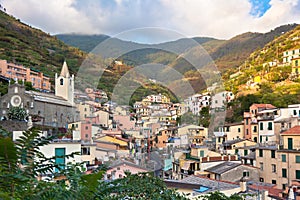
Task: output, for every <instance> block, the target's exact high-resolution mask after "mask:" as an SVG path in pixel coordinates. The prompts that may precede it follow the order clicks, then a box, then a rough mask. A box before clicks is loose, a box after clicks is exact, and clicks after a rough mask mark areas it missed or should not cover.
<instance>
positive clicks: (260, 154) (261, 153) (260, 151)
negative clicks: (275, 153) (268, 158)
mask: <svg viewBox="0 0 300 200" xmlns="http://www.w3.org/2000/svg"><path fill="white" fill-rule="evenodd" d="M263 156H264V153H263V150H262V149H259V157H263Z"/></svg>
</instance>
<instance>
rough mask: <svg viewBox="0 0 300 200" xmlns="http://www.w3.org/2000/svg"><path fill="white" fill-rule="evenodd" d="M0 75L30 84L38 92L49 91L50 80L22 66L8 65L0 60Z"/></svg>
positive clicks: (40, 73)
mask: <svg viewBox="0 0 300 200" xmlns="http://www.w3.org/2000/svg"><path fill="white" fill-rule="evenodd" d="M0 75H2V76H5V77H6V78H10V79H18V80H24V81H28V82H31V83H32V86H33V87H34V88H36V89H39V90H46V91H50V90H51V83H50V78H49V77H47V76H45V75H44V74H43V73H42V72H39V71H34V70H31V69H30V68H26V67H24V66H23V65H17V64H13V63H8V62H7V61H6V60H0Z"/></svg>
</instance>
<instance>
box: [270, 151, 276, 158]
mask: <svg viewBox="0 0 300 200" xmlns="http://www.w3.org/2000/svg"><path fill="white" fill-rule="evenodd" d="M271 158H275V150H271Z"/></svg>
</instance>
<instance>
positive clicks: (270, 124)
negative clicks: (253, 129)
mask: <svg viewBox="0 0 300 200" xmlns="http://www.w3.org/2000/svg"><path fill="white" fill-rule="evenodd" d="M268 130H269V131H271V130H273V124H272V122H268Z"/></svg>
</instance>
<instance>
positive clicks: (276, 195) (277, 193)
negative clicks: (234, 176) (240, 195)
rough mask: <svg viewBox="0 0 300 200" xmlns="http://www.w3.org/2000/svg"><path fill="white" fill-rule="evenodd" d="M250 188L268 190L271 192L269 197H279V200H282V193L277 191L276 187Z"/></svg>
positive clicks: (255, 186)
mask: <svg viewBox="0 0 300 200" xmlns="http://www.w3.org/2000/svg"><path fill="white" fill-rule="evenodd" d="M249 188H250V189H252V190H259V191H262V190H267V191H268V192H269V196H273V197H277V198H278V199H281V198H280V197H281V195H280V193H282V190H281V189H277V188H275V187H270V186H263V185H256V184H254V185H249Z"/></svg>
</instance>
